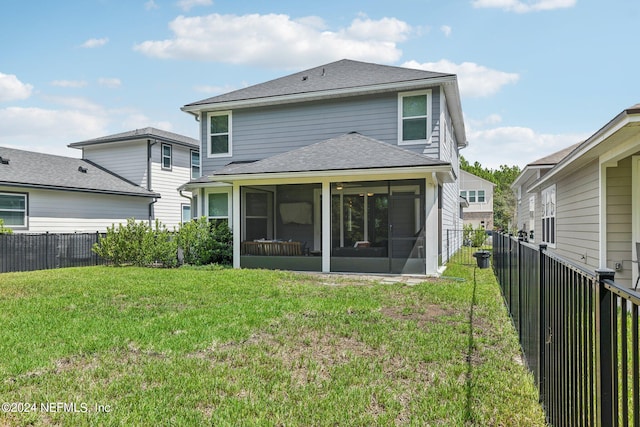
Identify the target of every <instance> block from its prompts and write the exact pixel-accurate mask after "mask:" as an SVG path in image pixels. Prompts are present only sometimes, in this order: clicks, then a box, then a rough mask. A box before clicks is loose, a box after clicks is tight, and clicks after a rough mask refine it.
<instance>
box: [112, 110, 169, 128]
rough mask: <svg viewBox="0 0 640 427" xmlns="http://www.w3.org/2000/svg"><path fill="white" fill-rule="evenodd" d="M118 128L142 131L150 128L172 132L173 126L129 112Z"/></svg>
mask: <svg viewBox="0 0 640 427" xmlns="http://www.w3.org/2000/svg"><path fill="white" fill-rule="evenodd" d="M120 126H121V127H122V129H124V130H133V129H142V128H146V127H148V126H151V127H154V128H156V129H162V130H166V131H169V132H171V131H173V126H172V125H171V123H170V122H167V121H152V120H151V119H150V118H149V117H147V116H146V115H145V114H143V113H140V112H131V113H129V114H128V115H126V116H125V117H124V118H123V119H122V121H121V124H120Z"/></svg>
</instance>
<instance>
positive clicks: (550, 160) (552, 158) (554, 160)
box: [527, 142, 581, 166]
mask: <svg viewBox="0 0 640 427" xmlns="http://www.w3.org/2000/svg"><path fill="white" fill-rule="evenodd" d="M580 144H581V143H580V142H579V143H577V144H573V145H571V146H569V147H567V148H563V149H562V150H560V151H556V152H555V153H552V154H549V155H548V156H545V157H542V158H541V159H538V160H534V161H533V162H531V163H529V164H528V165H527V166H553V165H556V164H558V162H560V160H562V159H564V158H565V157H567V155H569V153H571V152H572V151H573V150H575V149H576V148H577V147H578V145H580Z"/></svg>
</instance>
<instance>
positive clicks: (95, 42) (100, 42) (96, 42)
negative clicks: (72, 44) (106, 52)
mask: <svg viewBox="0 0 640 427" xmlns="http://www.w3.org/2000/svg"><path fill="white" fill-rule="evenodd" d="M107 43H109V39H108V38H107V37H104V38H101V39H89V40H87V41H86V42H84V43H82V44H81V45H80V47H85V48H88V49H93V48H95V47H101V46H104V45H105V44H107Z"/></svg>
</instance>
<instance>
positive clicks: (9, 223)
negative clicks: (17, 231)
mask: <svg viewBox="0 0 640 427" xmlns="http://www.w3.org/2000/svg"><path fill="white" fill-rule="evenodd" d="M0 219H1V220H2V221H3V222H4V225H5V226H6V227H8V228H17V227H27V195H26V194H20V193H0Z"/></svg>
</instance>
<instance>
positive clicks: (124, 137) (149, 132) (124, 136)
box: [68, 127, 200, 148]
mask: <svg viewBox="0 0 640 427" xmlns="http://www.w3.org/2000/svg"><path fill="white" fill-rule="evenodd" d="M134 139H156V140H159V141H162V142H168V143H172V144H180V145H186V146H189V147H192V148H199V147H200V142H199V141H198V140H197V139H194V138H190V137H188V136H185V135H180V134H177V133H173V132H169V131H166V130H160V129H156V128H152V127H146V128H143V129H135V130H132V131H128V132H122V133H116V134H114V135H107V136H101V137H99V138H94V139H87V140H85V141H79V142H74V143H71V144H69V145H68V146H69V147H71V148H81V147H85V146H87V145H96V144H105V143H108V142H120V141H129V140H134Z"/></svg>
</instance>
